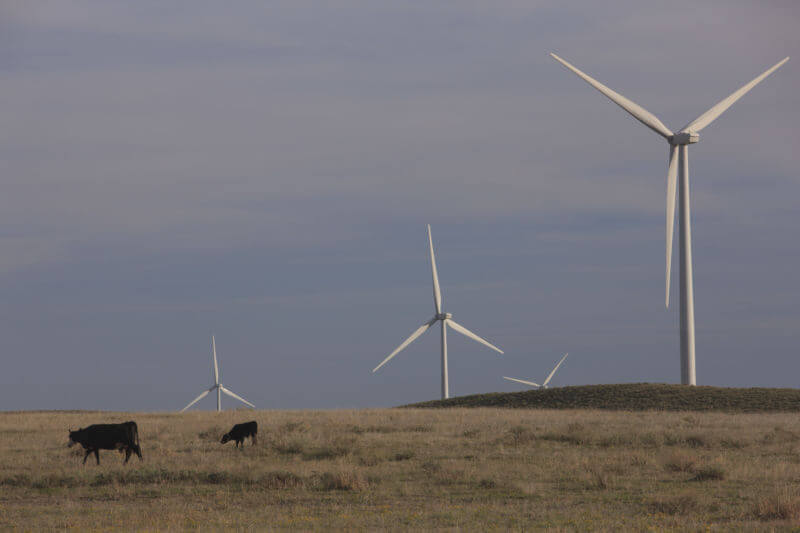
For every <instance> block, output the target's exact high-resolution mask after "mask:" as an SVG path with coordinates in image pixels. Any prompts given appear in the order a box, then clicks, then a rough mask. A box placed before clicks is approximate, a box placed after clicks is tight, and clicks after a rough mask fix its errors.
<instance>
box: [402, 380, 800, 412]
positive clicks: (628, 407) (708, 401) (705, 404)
mask: <svg viewBox="0 0 800 533" xmlns="http://www.w3.org/2000/svg"><path fill="white" fill-rule="evenodd" d="M404 407H414V408H446V407H504V408H513V409H606V410H612V411H725V412H742V413H754V412H794V411H800V389H790V388H762V387H751V388H735V387H713V386H708V385H700V386H688V385H676V384H669V383H620V384H610V385H578V386H570V387H558V388H550V389H532V390H527V391H521V392H493V393H486V394H473V395H469V396H459V397H455V398H449V399H447V400H432V401H427V402H420V403H415V404H410V405H406V406H404Z"/></svg>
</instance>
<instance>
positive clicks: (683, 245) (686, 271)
mask: <svg viewBox="0 0 800 533" xmlns="http://www.w3.org/2000/svg"><path fill="white" fill-rule="evenodd" d="M550 55H551V56H553V59H555V60H556V61H558V62H559V63H561V64H562V65H564V66H565V67H567V68H568V69H569V70H571V71H572V72H574V73H575V74H577V75H578V77H580V78H582V79H583V80H584V81H585V82H586V83H588V84H589V85H591V86H592V87H594V88H595V89H597V90H598V91H600V92H601V93H603V94H604V95H605V96H606V97H607V98H608V99H610V100H611V101H612V102H614V103H615V104H617V105H618V106H620V107H621V108H622V109H624V110H625V111H627V112H628V113H630V114H631V115H633V116H634V118H636V120H638V121H639V122H641V123H642V124H644V125H645V126H647V127H648V128H650V129H651V130H653V131H654V132H656V133H658V134H659V135H661V136H662V137H664V138H665V139H666V140H667V142H668V143H669V169H668V170H667V250H666V251H667V285H666V306H667V308H669V276H670V266H671V264H672V230H673V226H674V221H675V189H676V181H677V178H678V172H679V171H680V180H679V183H680V185H679V186H677V188H678V197H679V205H680V213H679V216H678V220H680V229H681V234H680V260H679V261H680V296H681V298H680V315H681V322H680V324H681V383H682V384H684V385H696V384H697V379H696V376H695V342H694V281H693V277H692V228H691V212H690V202H689V152H688V146H689V145H690V144H694V143H696V142H697V141H699V140H700V136H699V135H698V134H699V133H700V131H701V130H702V129H703V128H705V127H706V126H708V125H709V124H711V123H712V122H714V120H716V119H717V117H719V116H720V115H721V114H722V113H724V112H725V110H726V109H728V108H729V107H730V106H732V105H733V104H734V102H736V101H737V100H738V99H739V98H741V97H742V96H744V95H745V94H747V92H748V91H749V90H750V89H752V88H753V87H755V86H756V85H757V84H758V83H760V82H761V81H762V80H763V79H764V78H766V77H767V76H769V75H770V74H772V73H773V72H774V71H775V70H777V69H778V68H779V67H780V66H781V65H783V64H784V63H786V62H787V61H789V58H788V57H787V58H784V59H783V60H781V61H779V62H778V63H776V64H775V65H773V66H772V67H770V68H769V69H767V70H766V71H764V72H763V73H762V74H761V75H760V76H758V77H757V78H756V79H754V80H753V81H751V82H750V83H747V84H745V85H743V86H742V87H740V88H739V89H738V90H737V91H735V92H734V93H733V94H731V95H730V96H728V97H727V98H725V99H723V100H721V101H720V102H719V103H717V105H715V106H714V107H712V108H711V109H709V110H708V111H706V112H705V113H703V114H702V115H700V116H699V117H697V118H696V119H694V120H693V121H691V122H690V123H688V124H687V125H686V126H684V127H683V128H682V129H681V130H680V131H678V132H672V131H670V130H669V129H668V128H667V127H666V126H665V125H664V124H663V123H662V122H661V121H660V120H659V119H658V117H656V116H655V115H653V114H652V113H650V112H649V111H647V110H646V109H644V108H643V107H641V106H639V105H638V104H636V103H634V102H632V101H631V100H628V99H627V98H625V97H624V96H622V95H621V94H619V93H617V92H615V91H612V90H611V89H609V88H608V87H606V86H605V85H603V84H602V83H600V82H599V81H597V80H595V79H594V78H591V77H590V76H589V75H587V74H585V73H584V72H581V71H580V70H578V69H577V68H575V67H574V66H572V65H570V64H569V63H567V62H566V61H564V60H563V59H561V58H560V57H558V56H557V55H555V54H550Z"/></svg>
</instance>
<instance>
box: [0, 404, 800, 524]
mask: <svg viewBox="0 0 800 533" xmlns="http://www.w3.org/2000/svg"><path fill="white" fill-rule="evenodd" d="M131 419H133V420H136V421H137V422H138V425H139V433H140V438H141V444H142V451H143V454H144V461H143V462H139V460H138V459H137V458H135V457H133V458H132V459H131V463H130V464H128V465H127V466H123V464H122V457H121V456H120V454H119V453H117V452H111V451H104V452H101V457H100V460H101V464H100V466H96V465H95V464H94V463H93V461H92V459H90V460H89V461H88V462H87V464H86V466H82V465H81V460H82V457H83V455H82V451H80V450H78V449H76V448H67V446H66V445H67V433H68V429H69V428H70V427H72V428H76V427H78V426H85V425H88V424H90V423H97V422H115V421H116V422H120V421H125V420H131ZM250 419H255V420H257V421H258V423H259V427H260V432H259V435H260V439H259V443H258V445H257V446H254V447H250V446H249V441H248V446H247V447H246V448H245V449H244V450H235V449H234V448H233V445H232V444H231V443H229V444H227V445H225V446H223V445H221V444H219V439H220V437H221V435H222V433H224V432H225V431H227V429H228V428H229V427H230V426H231V425H233V424H234V423H236V422H242V421H246V420H250ZM798 451H800V419H798V417H797V416H795V415H792V414H785V413H784V414H780V413H773V414H731V413H727V414H725V413H683V412H615V411H607V410H602V411H601V410H531V409H493V408H479V409H462V408H454V409H385V410H359V411H296V412H292V411H231V412H223V413H214V412H193V413H187V414H183V415H177V414H131V413H121V414H117V413H99V412H98V413H88V412H74V413H73V412H63V413H54V412H23V413H0V528H3V529H7V528H20V529H26V530H41V529H54V528H59V529H61V528H80V529H94V530H98V529H102V530H105V529H112V528H124V529H130V528H147V529H184V528H201V529H207V528H213V529H219V528H229V527H236V528H252V529H265V528H274V529H278V528H299V529H328V528H336V529H354V528H355V529H437V528H452V529H456V528H461V529H468V530H507V529H516V530H521V529H534V528H555V529H566V530H575V529H606V530H611V529H620V528H622V529H647V528H651V529H659V530H662V529H673V530H685V529H700V528H703V529H705V528H706V527H707V526H708V527H710V528H720V529H726V530H731V529H741V528H749V529H753V528H764V529H769V528H779V529H780V528H789V527H791V526H792V525H795V526H797V525H798V524H800V484H798V481H800V457H799V456H798Z"/></svg>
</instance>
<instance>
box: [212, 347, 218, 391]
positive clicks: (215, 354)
mask: <svg viewBox="0 0 800 533" xmlns="http://www.w3.org/2000/svg"><path fill="white" fill-rule="evenodd" d="M211 353H213V354H214V385H219V366H217V344H216V343H215V342H214V335H211Z"/></svg>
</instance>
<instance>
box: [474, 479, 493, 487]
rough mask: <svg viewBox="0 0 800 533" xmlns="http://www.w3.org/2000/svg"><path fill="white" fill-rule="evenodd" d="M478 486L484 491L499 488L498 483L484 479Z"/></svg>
mask: <svg viewBox="0 0 800 533" xmlns="http://www.w3.org/2000/svg"><path fill="white" fill-rule="evenodd" d="M478 486H479V487H480V488H482V489H494V488H497V482H496V481H495V480H493V479H482V480H480V481H479V482H478Z"/></svg>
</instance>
